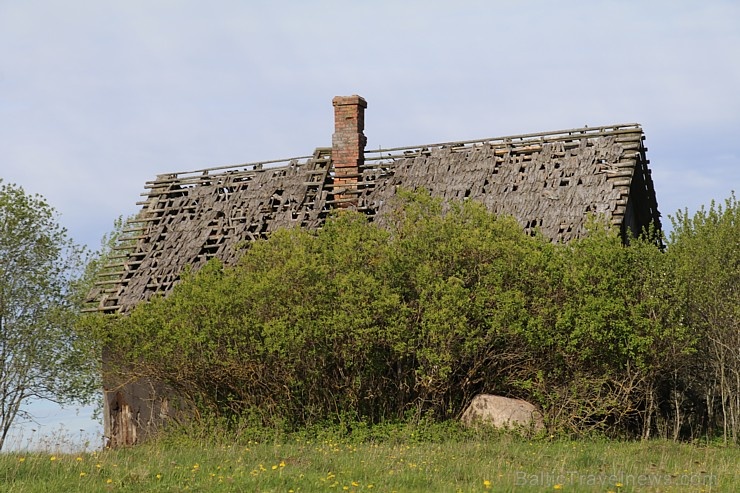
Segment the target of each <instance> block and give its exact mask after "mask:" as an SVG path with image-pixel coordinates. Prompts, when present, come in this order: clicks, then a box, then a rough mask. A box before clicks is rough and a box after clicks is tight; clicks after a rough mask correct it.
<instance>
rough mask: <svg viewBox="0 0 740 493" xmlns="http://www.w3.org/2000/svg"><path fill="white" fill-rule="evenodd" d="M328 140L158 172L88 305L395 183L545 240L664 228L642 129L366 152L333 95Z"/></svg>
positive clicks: (142, 294)
mask: <svg viewBox="0 0 740 493" xmlns="http://www.w3.org/2000/svg"><path fill="white" fill-rule="evenodd" d="M333 104H334V110H335V133H334V135H333V138H332V147H331V148H329V147H320V148H317V149H316V150H315V151H314V152H313V154H311V155H309V156H303V157H297V158H292V159H286V160H280V161H268V162H260V163H249V164H241V165H236V166H228V167H218V168H209V169H201V170H196V171H191V172H176V173H165V174H161V175H158V176H157V177H156V178H155V179H154V180H152V181H149V182H147V183H146V185H145V188H146V192H145V193H144V194H143V196H144V200H143V201H141V202H139V204H140V205H141V206H142V208H141V211H140V212H139V213H138V215H137V216H136V218H135V219H134V220H133V221H131V222H130V223H129V227H128V228H127V229H126V230H125V233H126V234H125V235H124V236H125V237H124V238H122V239H121V242H120V246H119V247H118V248H119V249H120V250H119V251H120V252H121V253H120V255H118V256H117V257H116V258H114V259H113V263H112V264H111V266H110V267H111V268H109V269H108V270H107V271H106V273H105V275H104V276H103V277H102V278H101V279H100V280H99V281H98V283H96V285H97V288H96V290H95V292H94V293H93V294H92V295H93V298H94V299H95V300H96V308H95V310H98V311H104V312H116V311H120V312H126V311H128V310H130V309H131V308H132V307H133V306H135V305H136V304H137V303H139V302H141V301H146V300H148V299H149V298H150V297H151V296H152V295H153V294H155V293H163V294H166V293H167V292H168V291H169V290H170V289H171V288H172V286H173V285H174V284H175V283H176V282H177V281H178V279H179V276H180V273H181V272H182V271H183V269H184V268H185V266H187V265H191V266H193V267H194V268H196V269H197V268H198V267H200V266H202V265H203V264H204V263H205V262H207V261H208V260H209V259H211V258H219V259H221V260H222V261H224V262H225V263H227V264H228V263H233V262H234V261H235V260H236V258H237V257H238V255H239V253H240V248H239V247H240V246H241V245H243V244H244V242H245V241H252V240H255V239H259V238H266V237H267V236H269V234H270V233H271V232H273V231H275V230H277V229H279V228H284V227H295V226H300V227H304V228H320V227H321V225H322V224H323V222H324V221H325V219H326V217H327V215H328V214H329V213H330V212H331V211H332V210H333V209H335V208H338V207H341V208H351V209H356V210H358V211H361V212H364V213H365V214H367V215H368V216H369V218H370V219H371V220H373V219H376V218H377V219H380V218H382V215H383V213H384V212H385V210H386V209H388V208H389V207H390V204H391V203H392V200H390V199H391V198H392V197H393V195H394V194H395V193H396V190H397V189H398V187H404V188H407V189H419V188H422V189H427V190H429V191H430V192H431V194H432V195H433V196H438V197H442V198H443V199H444V200H477V201H480V202H482V203H483V204H485V205H486V207H488V209H489V210H491V211H492V212H494V213H498V214H508V215H511V216H513V217H514V218H516V219H517V221H518V222H519V223H520V224H521V226H522V228H523V229H524V230H525V231H527V232H533V231H535V230H537V231H539V232H541V233H542V234H543V235H545V236H546V237H548V238H550V239H551V240H553V241H565V242H567V241H569V240H571V239H573V238H577V237H580V236H582V235H584V234H585V225H586V222H587V220H588V217H589V216H590V215H593V214H597V215H601V216H603V217H604V218H605V219H606V220H607V221H609V222H611V224H613V225H615V226H617V227H619V228H620V230H621V232H622V234H623V235H626V234H627V232H632V233H634V234H638V233H640V232H641V231H642V230H644V229H645V228H647V227H648V226H649V225H653V226H654V227H655V228H657V229H660V214H659V212H658V207H657V201H656V197H655V190H654V188H653V181H652V178H651V176H650V169H649V168H648V164H649V161H648V160H647V159H646V151H647V149H646V147H645V146H644V139H645V136H644V134H643V130H642V128H641V126H640V125H639V124H635V123H631V124H617V125H607V126H600V127H584V128H577V129H570V130H559V131H552V132H541V133H533V134H526V135H513V136H508V137H496V138H487V139H478V140H470V141H464V142H447V143H439V144H428V145H417V146H411V147H398V148H392V149H378V150H365V143H366V139H365V136H364V111H365V108H366V107H367V103H366V102H365V100H364V99H363V98H361V97H359V96H347V97H336V98H334V100H333Z"/></svg>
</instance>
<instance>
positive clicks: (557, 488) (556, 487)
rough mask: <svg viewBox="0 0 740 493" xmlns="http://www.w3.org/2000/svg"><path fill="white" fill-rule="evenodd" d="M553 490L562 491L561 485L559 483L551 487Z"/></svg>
mask: <svg viewBox="0 0 740 493" xmlns="http://www.w3.org/2000/svg"><path fill="white" fill-rule="evenodd" d="M553 488H555V489H556V490H562V489H563V485H562V484H560V483H558V484H556V485H555V486H553Z"/></svg>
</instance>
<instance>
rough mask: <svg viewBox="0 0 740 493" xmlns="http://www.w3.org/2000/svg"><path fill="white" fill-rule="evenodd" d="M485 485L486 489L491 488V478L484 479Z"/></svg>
mask: <svg viewBox="0 0 740 493" xmlns="http://www.w3.org/2000/svg"><path fill="white" fill-rule="evenodd" d="M483 487H484V488H485V489H488V488H490V487H491V482H490V481H489V480H487V479H486V480H485V481H483Z"/></svg>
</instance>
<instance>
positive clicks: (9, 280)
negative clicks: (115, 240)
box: [0, 181, 98, 448]
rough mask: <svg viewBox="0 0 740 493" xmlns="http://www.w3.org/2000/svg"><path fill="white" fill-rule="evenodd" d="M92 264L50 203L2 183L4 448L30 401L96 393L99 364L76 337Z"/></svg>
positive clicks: (0, 405) (0, 411)
mask: <svg viewBox="0 0 740 493" xmlns="http://www.w3.org/2000/svg"><path fill="white" fill-rule="evenodd" d="M84 261H85V252H84V250H83V249H82V248H80V247H78V246H76V245H75V244H74V243H73V242H72V240H70V239H69V238H68V236H67V232H66V230H65V229H64V228H62V227H60V226H59V224H58V223H57V221H56V213H55V211H54V209H53V208H52V207H51V206H50V205H49V204H48V203H47V202H46V201H45V200H44V199H43V198H42V197H40V196H31V195H28V194H26V193H25V191H24V190H23V189H22V188H20V187H17V186H15V185H7V184H3V183H2V182H1V181H0V448H2V445H3V442H4V440H5V437H6V435H7V433H8V430H9V429H10V426H11V424H12V423H13V421H14V420H15V419H16V417H18V416H19V415H20V416H23V415H24V412H23V409H22V405H23V403H24V402H26V401H27V400H28V399H31V398H38V399H49V400H53V401H55V402H58V403H69V402H82V403H85V402H87V401H89V400H90V399H91V398H92V396H93V395H94V393H95V390H96V388H95V386H96V385H95V384H96V382H97V379H96V378H95V376H96V374H97V360H98V358H97V357H96V355H95V353H94V352H92V351H91V349H92V347H91V345H90V344H89V342H90V341H89V340H85V339H82V338H80V337H78V334H77V333H76V332H75V330H74V323H75V319H76V316H77V313H78V309H79V301H80V297H79V291H78V289H77V288H78V285H79V284H78V283H79V279H80V276H81V268H82V265H83V264H84Z"/></svg>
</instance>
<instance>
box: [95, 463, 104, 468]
mask: <svg viewBox="0 0 740 493" xmlns="http://www.w3.org/2000/svg"><path fill="white" fill-rule="evenodd" d="M95 467H97V468H98V469H100V468H101V467H103V465H102V464H95Z"/></svg>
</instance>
